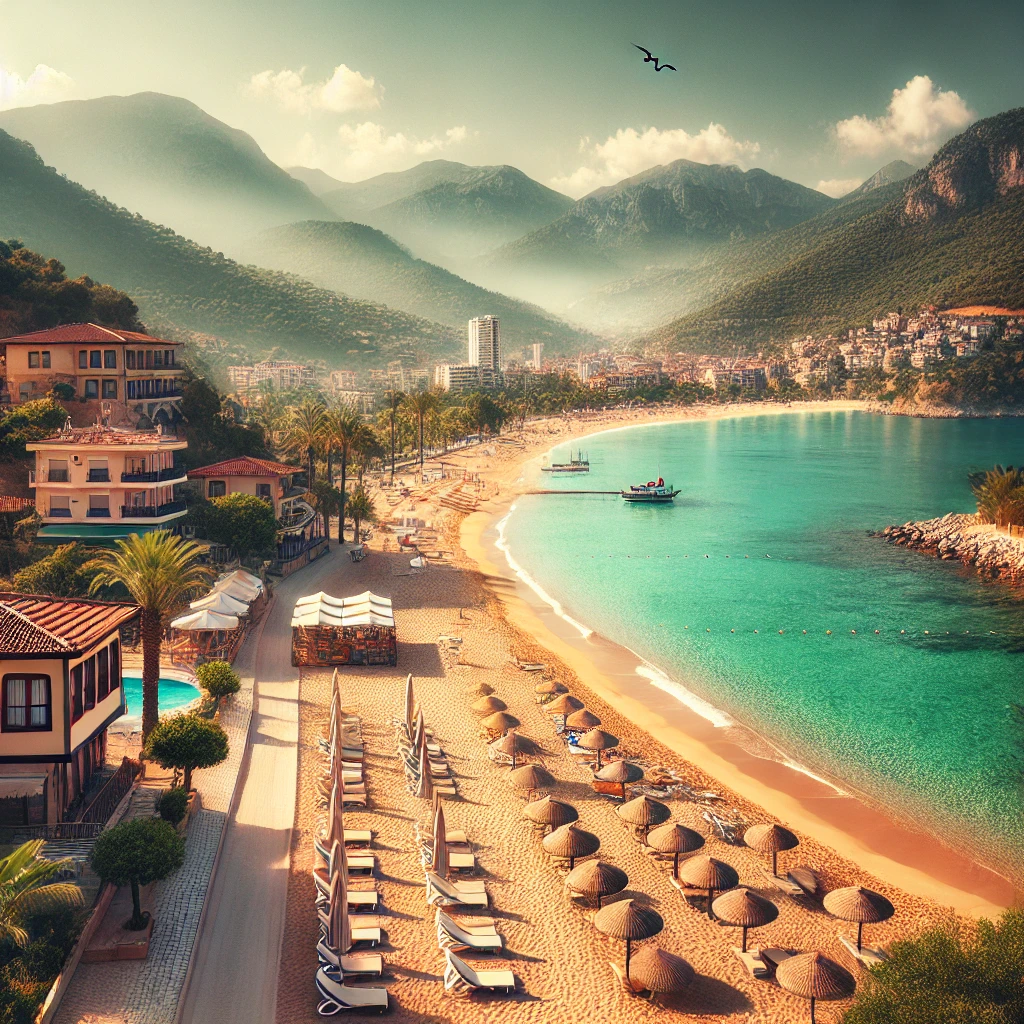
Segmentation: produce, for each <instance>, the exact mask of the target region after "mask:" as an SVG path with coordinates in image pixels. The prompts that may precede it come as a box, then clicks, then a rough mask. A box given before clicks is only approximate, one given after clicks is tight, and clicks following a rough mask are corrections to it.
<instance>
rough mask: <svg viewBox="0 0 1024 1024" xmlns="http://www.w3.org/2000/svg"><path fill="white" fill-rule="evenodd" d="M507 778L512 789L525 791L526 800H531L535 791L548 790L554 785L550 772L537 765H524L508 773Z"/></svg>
mask: <svg viewBox="0 0 1024 1024" xmlns="http://www.w3.org/2000/svg"><path fill="white" fill-rule="evenodd" d="M508 777H509V781H510V782H511V783H512V788H513V789H525V790H526V791H527V797H526V798H527V800H532V799H533V791H534V790H535V789H550V788H551V787H552V786H553V785H554V784H555V778H554V776H553V775H552V774H551V772H549V771H547V770H546V769H544V768H542V767H541V766H540V765H539V764H524V765H523V766H522V767H521V768H516V769H514V770H513V771H511V772H509V776H508Z"/></svg>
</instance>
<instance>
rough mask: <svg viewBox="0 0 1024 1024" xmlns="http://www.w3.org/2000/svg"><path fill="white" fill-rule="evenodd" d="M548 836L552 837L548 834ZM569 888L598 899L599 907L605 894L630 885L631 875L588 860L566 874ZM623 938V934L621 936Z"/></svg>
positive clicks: (596, 861) (608, 894) (612, 866)
mask: <svg viewBox="0 0 1024 1024" xmlns="http://www.w3.org/2000/svg"><path fill="white" fill-rule="evenodd" d="M546 838H549V839H550V838H551V837H550V836H547V837H546ZM565 885H566V888H567V889H570V890H571V891H572V892H574V893H576V894H577V895H579V896H589V897H591V898H592V899H596V900H597V906H598V909H600V907H601V900H602V899H604V897H605V896H614V895H615V893H617V892H622V890H623V889H625V888H626V886H627V885H629V876H628V875H627V874H626V872H625V871H623V870H622V868H617V867H616V866H615V865H614V864H606V863H605V862H604V861H603V860H587V861H584V862H583V863H582V864H579V865H577V866H576V867H574V868H573V869H572V871H570V872H569V874H567V875H566V876H565ZM651 934H652V935H653V934H654V933H653V932H652V933H651ZM620 938H621V936H620Z"/></svg>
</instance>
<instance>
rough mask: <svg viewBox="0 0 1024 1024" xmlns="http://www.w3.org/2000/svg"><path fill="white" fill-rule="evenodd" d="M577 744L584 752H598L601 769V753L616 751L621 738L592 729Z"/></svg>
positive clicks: (598, 765) (598, 762) (598, 763)
mask: <svg viewBox="0 0 1024 1024" xmlns="http://www.w3.org/2000/svg"><path fill="white" fill-rule="evenodd" d="M577 742H578V745H579V746H581V747H582V748H583V749H584V750H596V751H597V767H598V768H600V767H601V751H602V750H614V749H615V747H617V746H618V745H619V737H618V736H613V735H612V734H611V733H610V732H604V731H603V730H601V729H591V730H590V732H585V733H584V734H583V735H582V736H581V737H580V738H579V740H578V741H577Z"/></svg>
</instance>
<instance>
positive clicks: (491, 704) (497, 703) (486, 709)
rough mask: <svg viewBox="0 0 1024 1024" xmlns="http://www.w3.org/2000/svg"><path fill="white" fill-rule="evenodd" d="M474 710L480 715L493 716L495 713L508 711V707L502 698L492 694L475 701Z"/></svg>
mask: <svg viewBox="0 0 1024 1024" xmlns="http://www.w3.org/2000/svg"><path fill="white" fill-rule="evenodd" d="M472 708H473V710H474V711H475V712H476V713H477V714H478V715H493V714H494V712H495V711H508V705H507V704H506V703H505V702H504V701H503V700H502V699H501V698H500V697H494V696H492V695H491V694H488V695H487V696H486V697H481V698H480V699H479V700H475V701H473V704H472Z"/></svg>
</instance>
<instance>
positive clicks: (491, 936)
mask: <svg viewBox="0 0 1024 1024" xmlns="http://www.w3.org/2000/svg"><path fill="white" fill-rule="evenodd" d="M435 920H436V922H437V942H438V945H439V946H441V948H442V949H447V948H454V949H486V950H493V951H495V952H497V951H498V950H500V949H501V947H502V938H501V936H500V935H499V934H498V931H497V929H496V928H494V926H493V925H492V926H491V930H490V931H467V930H466V929H465V928H463V927H462V926H461V925H460V924H459V922H458V921H456V920H454V919H453V918H451V917H449V916H448V914H446V913H445V912H444V911H443V910H441V909H440V908H438V911H437V914H436V916H435Z"/></svg>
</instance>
